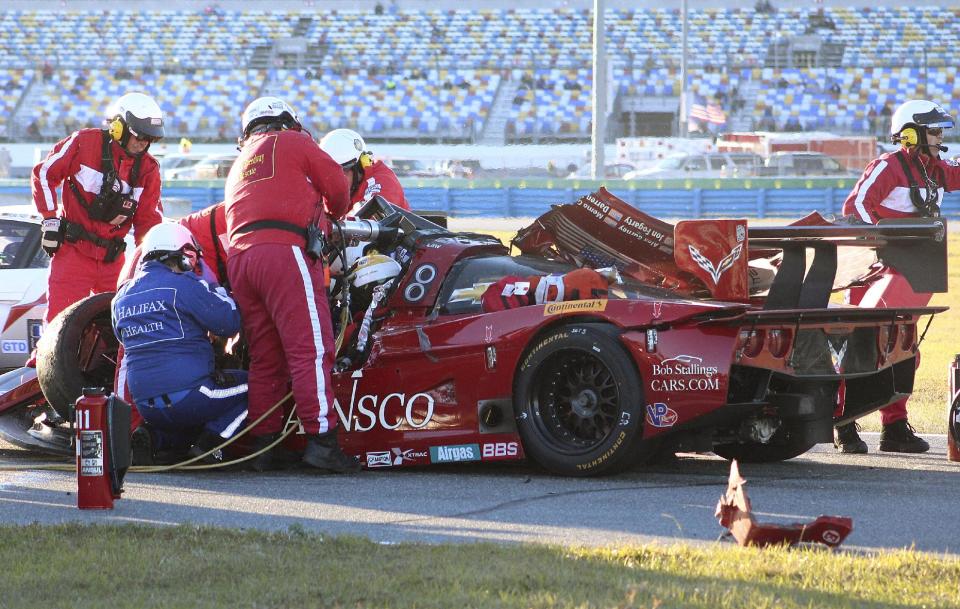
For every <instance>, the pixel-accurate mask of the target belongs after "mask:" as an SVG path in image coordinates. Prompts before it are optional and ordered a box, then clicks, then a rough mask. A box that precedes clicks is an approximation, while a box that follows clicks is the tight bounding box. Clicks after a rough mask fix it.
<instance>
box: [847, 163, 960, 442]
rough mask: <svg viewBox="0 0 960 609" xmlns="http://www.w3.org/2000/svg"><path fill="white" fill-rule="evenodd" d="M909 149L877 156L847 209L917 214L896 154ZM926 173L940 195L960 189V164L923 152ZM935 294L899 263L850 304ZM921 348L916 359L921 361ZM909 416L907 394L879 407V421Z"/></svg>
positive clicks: (873, 218)
mask: <svg viewBox="0 0 960 609" xmlns="http://www.w3.org/2000/svg"><path fill="white" fill-rule="evenodd" d="M905 154H907V153H906V152H904V151H902V150H901V151H897V152H888V153H885V154H883V155H881V156H880V158H878V159H876V160H874V161H872V162H871V163H870V164H869V165H867V168H866V169H865V170H864V172H863V176H861V178H860V180H859V181H858V182H857V184H856V186H854V187H853V191H851V192H850V194H849V195H848V196H847V199H846V201H844V202H843V214H844V215H847V216H849V215H853V216H857V217H858V218H860V219H861V220H863V221H864V222H869V223H871V224H876V223H877V222H878V221H879V220H881V219H883V218H907V217H917V216H920V215H921V213H920V211H919V210H918V209H917V207H916V206H915V205H914V204H913V201H912V200H911V199H910V181H909V179H908V178H907V174H906V173H904V170H903V163H901V162H900V160H899V159H897V158H896V155H905ZM909 156H910V158H905V159H904V160H906V161H907V166H908V167H909V169H910V172H911V174H912V175H913V179H914V181H915V183H916V184H917V186H919V187H920V195H921V196H922V197H923V196H926V193H927V190H926V182H925V180H924V179H923V176H922V175H921V174H920V172H919V171H918V170H917V168H916V166H915V164H914V161H913V155H909ZM917 158H918V159H919V160H920V162H921V163H922V164H923V167H924V168H925V169H926V172H927V175H928V176H929V177H930V178H932V179H933V180H934V181H935V182H936V183H937V184H938V185H939V186H940V198H939V201H941V202H942V201H943V193H944V191H953V190H958V189H960V166H958V165H957V164H956V163H955V162H953V161H945V160H943V159H940V158H939V157H936V158H934V157H930V156H926V155H918V156H917ZM931 296H932V295H931V294H923V293H917V292H914V291H913V290H912V289H911V288H910V284H909V283H908V282H907V280H906V279H905V278H904V277H903V276H902V275H900V274H899V273H897V272H896V271H895V270H894V269H891V268H887V269H885V270H884V271H883V275H882V277H881V278H880V279H879V280H877V281H876V282H874V283H873V284H871V285H870V286H867V287H861V288H853V289H851V290H850V291H849V293H848V294H847V300H848V302H849V303H850V304H855V305H858V306H862V307H882V308H885V307H891V308H892V307H922V306H926V304H927V303H929V302H930V297H931ZM919 357H920V354H919V352H918V353H917V363H918V365H919V362H920V359H919ZM844 393H845V387H841V392H840V404H839V406H838V411H839V412H842V408H843V398H844ZM906 418H907V400H906V398H905V399H902V400H899V401H897V402H894V403H893V404H890V405H889V406H887V407H886V408H883V409H881V410H880V421H881V422H882V423H883V424H884V425H888V424H890V423H893V422H895V421H899V420H901V419H906Z"/></svg>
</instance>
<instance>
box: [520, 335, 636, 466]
mask: <svg viewBox="0 0 960 609" xmlns="http://www.w3.org/2000/svg"><path fill="white" fill-rule="evenodd" d="M643 399H644V398H643V384H642V383H641V381H640V375H639V374H638V372H637V370H636V368H635V366H634V365H633V363H632V358H631V356H630V354H629V353H628V352H627V350H626V349H625V348H624V347H623V345H622V344H621V343H620V341H619V339H618V338H617V330H616V329H615V328H613V327H611V326H608V325H605V324H597V323H578V324H571V325H567V326H562V327H560V328H557V329H554V330H552V331H549V332H547V333H546V334H543V335H541V336H540V337H539V338H538V339H537V340H536V341H535V342H534V343H533V344H532V346H531V347H530V348H529V349H528V350H527V351H526V353H525V354H524V356H523V358H522V359H521V363H520V366H519V368H518V370H517V376H516V381H515V383H514V398H513V404H514V415H515V416H516V420H517V429H518V431H519V433H520V438H521V440H522V441H523V449H524V452H525V453H526V454H527V456H528V457H530V458H531V459H532V460H533V461H535V462H536V463H538V464H539V465H541V466H542V467H544V468H546V469H547V470H549V471H550V472H553V473H556V474H561V475H564V476H595V475H600V474H609V473H613V472H616V471H619V470H622V469H624V468H626V467H628V466H631V465H635V464H637V463H638V462H639V461H640V460H642V459H643V458H644V456H645V453H646V452H647V451H644V450H642V449H643V447H644V446H645V445H646V444H648V443H645V442H644V441H643V439H642V436H643V413H644V401H643Z"/></svg>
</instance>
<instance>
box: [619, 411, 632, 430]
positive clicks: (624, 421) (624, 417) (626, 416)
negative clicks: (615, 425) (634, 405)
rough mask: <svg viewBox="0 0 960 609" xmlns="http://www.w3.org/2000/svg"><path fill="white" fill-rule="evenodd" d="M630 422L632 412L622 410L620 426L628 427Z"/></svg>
mask: <svg viewBox="0 0 960 609" xmlns="http://www.w3.org/2000/svg"><path fill="white" fill-rule="evenodd" d="M629 424H630V413H629V412H621V413H620V427H626V426H627V425H629Z"/></svg>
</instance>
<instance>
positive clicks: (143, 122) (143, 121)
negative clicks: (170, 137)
mask: <svg viewBox="0 0 960 609" xmlns="http://www.w3.org/2000/svg"><path fill="white" fill-rule="evenodd" d="M126 122H127V129H129V130H130V134H131V135H133V137H135V138H137V139H138V140H141V141H144V142H155V141H157V140H159V139H161V138H162V137H163V119H162V118H156V117H152V118H138V117H136V116H134V115H133V114H131V113H130V112H127V116H126Z"/></svg>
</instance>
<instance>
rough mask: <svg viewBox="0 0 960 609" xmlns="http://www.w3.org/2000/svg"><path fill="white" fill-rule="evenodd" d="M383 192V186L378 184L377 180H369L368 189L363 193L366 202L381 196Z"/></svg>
mask: <svg viewBox="0 0 960 609" xmlns="http://www.w3.org/2000/svg"><path fill="white" fill-rule="evenodd" d="M381 190H383V186H381V185H380V184H378V183H377V180H376V178H369V179H368V180H367V189H366V190H365V191H364V192H363V198H364V200H370V199H372V198H373V197H374V195H378V194H380V191H381Z"/></svg>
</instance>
